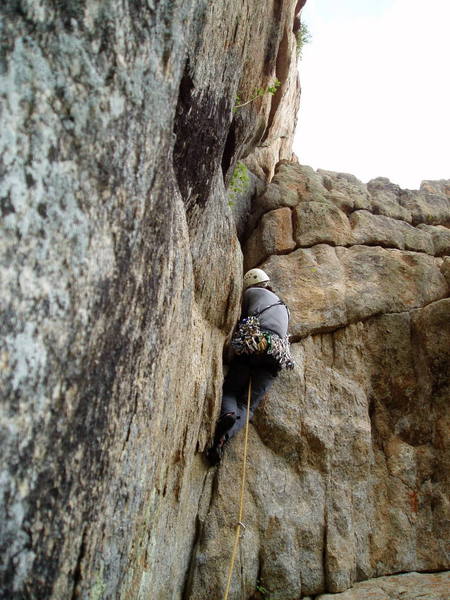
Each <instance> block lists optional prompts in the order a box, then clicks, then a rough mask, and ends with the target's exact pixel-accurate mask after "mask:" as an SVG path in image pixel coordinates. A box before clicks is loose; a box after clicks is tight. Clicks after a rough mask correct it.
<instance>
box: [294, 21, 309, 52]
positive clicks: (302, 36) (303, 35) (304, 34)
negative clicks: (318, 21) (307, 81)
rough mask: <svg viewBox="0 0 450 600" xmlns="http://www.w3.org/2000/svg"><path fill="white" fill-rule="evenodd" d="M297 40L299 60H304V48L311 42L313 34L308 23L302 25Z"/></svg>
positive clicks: (296, 35)
mask: <svg viewBox="0 0 450 600" xmlns="http://www.w3.org/2000/svg"><path fill="white" fill-rule="evenodd" d="M295 39H296V41H297V59H298V60H302V52H303V47H304V45H305V44H309V42H310V41H311V34H310V33H309V29H308V26H307V25H306V23H302V24H301V25H300V29H299V30H298V31H297V33H296V34H295Z"/></svg>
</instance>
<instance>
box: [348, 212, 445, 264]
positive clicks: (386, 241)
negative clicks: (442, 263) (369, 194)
mask: <svg viewBox="0 0 450 600" xmlns="http://www.w3.org/2000/svg"><path fill="white" fill-rule="evenodd" d="M350 224H351V227H352V230H353V239H354V243H355V244H364V245H369V246H378V245H379V246H384V247H386V248H398V249H399V250H414V251H416V252H426V253H427V254H431V255H434V245H433V238H432V237H431V235H430V233H429V232H428V231H424V230H420V229H418V228H417V227H413V226H412V225H409V224H408V223H405V222H403V221H399V220H398V219H392V218H391V217H386V216H382V215H373V214H371V213H370V212H368V211H366V210H358V211H355V212H353V213H352V214H351V216H350Z"/></svg>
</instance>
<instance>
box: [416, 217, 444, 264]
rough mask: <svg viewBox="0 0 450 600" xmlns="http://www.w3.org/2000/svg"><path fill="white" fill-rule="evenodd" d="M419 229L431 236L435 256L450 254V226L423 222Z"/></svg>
mask: <svg viewBox="0 0 450 600" xmlns="http://www.w3.org/2000/svg"><path fill="white" fill-rule="evenodd" d="M417 229H421V230H422V231H424V232H426V233H427V234H428V235H430V236H431V239H432V241H433V246H434V254H435V256H445V255H447V256H448V255H450V229H449V228H448V227H443V226H442V225H425V224H424V223H421V224H420V225H418V226H417Z"/></svg>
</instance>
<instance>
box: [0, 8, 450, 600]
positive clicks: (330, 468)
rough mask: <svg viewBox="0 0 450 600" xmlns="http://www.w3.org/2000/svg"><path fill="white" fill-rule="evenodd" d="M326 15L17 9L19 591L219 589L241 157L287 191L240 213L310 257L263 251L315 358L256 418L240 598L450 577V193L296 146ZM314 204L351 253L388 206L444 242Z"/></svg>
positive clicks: (14, 321)
mask: <svg viewBox="0 0 450 600" xmlns="http://www.w3.org/2000/svg"><path fill="white" fill-rule="evenodd" d="M302 5H303V1H302V0H299V1H297V2H294V1H291V0H281V1H275V0H274V1H273V2H272V1H270V2H265V3H262V2H258V1H256V0H245V1H244V2H239V3H237V2H229V3H219V2H216V3H208V2H206V1H205V0H188V1H186V2H181V1H178V0H177V1H175V2H168V1H161V2H158V3H155V2H151V1H149V2H147V3H145V4H143V3H136V2H132V1H130V2H127V3H120V2H117V1H116V0H108V1H107V2H98V1H95V0H88V1H86V2H68V3H60V2H59V3H55V2H50V1H42V2H39V3H36V2H34V3H33V2H20V3H17V2H15V1H13V0H6V1H5V2H4V3H3V4H2V8H1V12H2V17H3V23H2V27H3V29H2V53H1V56H0V78H1V96H0V102H1V112H2V124H3V127H2V130H1V132H0V157H1V174H2V180H1V183H0V202H1V210H2V238H1V244H2V245H1V278H2V298H1V303H2V306H1V308H2V319H1V326H2V339H1V348H0V364H1V366H2V369H1V385H2V398H4V399H5V400H4V402H3V403H2V405H1V438H0V439H1V444H2V459H3V461H2V474H1V478H0V482H1V483H0V495H1V503H0V504H1V509H0V510H1V513H0V533H1V551H2V563H1V568H0V574H1V593H2V595H3V596H4V597H5V598H12V599H13V600H16V599H17V600H19V599H23V598H31V599H33V598H35V599H41V598H49V599H55V600H56V599H58V600H59V599H60V598H73V599H75V598H83V599H88V598H89V599H90V600H92V599H94V598H97V599H99V598H119V599H124V600H125V599H127V600H128V598H137V599H142V600H144V599H146V600H147V599H148V598H150V597H151V598H152V599H153V598H154V599H155V600H167V599H168V598H171V599H173V600H177V599H180V598H184V600H188V599H192V600H194V599H195V600H201V598H205V600H206V598H207V599H208V600H211V599H212V598H215V597H220V594H221V592H222V591H223V589H224V586H225V578H226V565H227V563H228V560H229V557H230V553H231V545H232V536H233V524H234V523H235V520H236V511H237V500H238V479H239V466H240V461H241V456H242V435H240V436H238V437H237V439H236V440H235V441H234V442H233V444H232V445H231V447H230V448H229V452H228V453H227V456H226V458H225V461H224V463H223V466H222V467H221V468H219V469H218V470H216V471H214V470H207V468H206V466H205V464H204V462H203V460H202V458H201V455H200V452H201V451H202V450H203V449H204V448H205V445H206V444H207V441H208V439H209V438H210V436H211V433H212V430H213V427H214V421H215V418H216V415H217V412H218V408H219V402H220V387H221V381H222V349H223V346H224V341H225V339H226V336H227V335H228V334H229V332H230V329H231V327H232V325H233V323H234V321H235V319H236V316H237V314H238V310H239V298H240V292H241V289H240V284H239V282H240V281H241V274H242V266H241V262H242V255H241V251H240V247H239V244H238V241H237V237H236V229H235V224H234V222H233V218H232V211H231V210H230V208H229V206H228V201H229V198H228V196H227V194H226V185H227V184H229V182H230V180H231V178H232V173H233V170H234V167H235V165H236V163H237V161H238V160H240V159H243V160H245V162H246V164H247V165H249V166H251V168H252V169H254V171H255V174H256V176H257V177H258V180H256V179H255V180H254V181H253V183H254V186H253V187H254V189H257V190H261V191H262V192H263V194H262V196H260V197H259V198H258V199H256V201H255V202H253V206H252V212H251V215H250V217H249V219H248V230H247V232H244V226H243V222H244V221H245V219H246V216H245V215H246V212H247V200H248V199H246V203H245V206H244V207H239V208H240V209H242V210H234V211H233V212H235V214H236V219H237V220H238V229H239V233H240V235H241V237H242V239H244V238H246V239H247V238H248V237H249V236H251V235H252V233H253V232H254V231H255V230H256V231H258V230H257V228H260V229H259V231H260V234H258V233H255V234H254V235H255V239H256V240H258V239H259V240H260V242H258V243H256V242H255V243H254V246H253V250H252V252H255V253H256V254H257V255H258V252H260V251H261V248H260V247H259V245H258V244H259V243H261V246H263V245H264V244H265V245H266V248H265V249H263V252H262V254H261V256H264V259H263V260H265V259H266V253H267V252H270V253H272V252H282V253H284V252H288V254H286V255H284V254H277V255H271V256H270V257H268V258H267V260H265V263H264V266H265V268H267V269H268V270H270V272H271V273H272V275H273V280H274V284H275V285H276V286H277V287H278V288H279V289H280V290H281V292H282V295H284V296H285V299H286V300H287V301H288V302H289V304H291V308H292V309H293V333H294V334H295V344H294V348H293V352H294V354H295V357H296V360H297V367H296V369H295V370H294V372H292V373H289V374H287V375H283V377H280V379H279V380H278V381H277V385H276V387H275V388H274V391H273V393H271V394H270V397H269V398H267V399H266V402H265V404H264V405H263V407H262V408H261V410H260V411H259V413H258V414H257V416H256V418H255V423H254V424H253V425H252V426H251V432H250V468H249V481H248V489H247V492H246V514H245V522H246V524H247V532H246V534H245V537H244V538H243V540H242V546H241V551H240V553H239V558H238V566H237V568H236V571H235V574H234V577H233V584H232V593H231V597H230V600H231V598H233V599H234V600H238V598H239V599H241V598H243V597H245V598H246V599H247V598H250V597H252V596H254V594H255V589H256V586H257V584H258V582H260V583H262V584H263V585H264V586H265V587H266V588H267V589H269V590H270V591H271V592H272V591H273V593H274V594H276V595H277V596H278V597H279V598H280V600H283V599H284V600H292V599H293V598H295V599H296V600H297V598H298V597H299V596H300V595H314V594H318V593H322V592H324V591H339V590H344V589H345V588H347V587H349V586H351V585H352V584H353V582H354V581H356V580H359V579H364V578H368V577H372V576H377V575H384V574H386V573H391V572H394V571H399V570H411V569H418V570H440V569H446V568H448V565H449V558H448V555H447V554H446V552H447V548H446V546H445V543H446V540H448V538H449V531H448V514H449V506H448V485H449V483H448V473H449V458H448V456H449V454H448V452H449V450H448V440H449V432H448V428H449V423H448V414H447V410H448V409H447V402H448V397H449V389H448V385H449V384H448V372H449V357H448V351H449V350H448V349H449V347H450V341H449V337H450V333H449V331H448V327H449V318H448V315H449V300H448V298H446V296H448V285H449V282H450V266H449V257H448V256H446V255H445V254H446V243H447V242H446V241H445V240H446V235H445V233H446V232H445V231H444V230H443V229H442V228H447V227H448V225H449V212H448V197H449V183H448V182H446V181H440V182H424V184H423V186H422V187H421V190H419V191H403V190H400V189H399V188H398V186H395V185H394V184H391V183H390V182H389V181H388V180H375V182H372V183H371V184H369V185H368V186H364V184H362V183H361V182H359V181H358V180H357V179H356V178H355V177H353V176H352V175H348V174H339V173H332V172H329V171H327V172H324V171H323V172H320V171H319V172H315V171H313V170H312V169H311V168H309V167H304V166H300V165H298V164H296V163H295V162H292V161H290V160H289V159H290V158H291V148H290V140H291V138H292V134H293V128H294V125H295V118H296V117H295V115H294V114H293V111H295V107H296V106H297V102H298V91H299V89H298V81H297V74H296V64H295V38H294V35H293V31H292V28H293V24H294V16H295V14H296V13H297V12H298V10H299V9H300V8H301V6H302ZM275 77H278V78H279V79H280V81H281V83H282V86H281V89H280V90H279V92H277V94H275V95H274V96H272V95H270V94H265V95H264V96H262V97H258V98H256V99H255V100H252V101H251V102H250V103H249V104H247V105H246V106H245V107H242V108H240V109H237V110H236V111H233V106H234V104H235V98H236V94H239V96H240V97H241V99H242V100H243V101H245V100H247V99H250V98H251V97H252V94H253V93H254V91H255V89H257V88H259V87H265V86H267V85H269V84H271V83H273V81H274V78H275ZM280 158H281V159H284V160H282V161H281V162H280V163H279V164H278V166H277V169H276V172H275V176H274V178H273V180H272V182H271V183H270V185H268V186H267V188H265V187H264V182H263V179H265V178H266V177H270V175H271V173H272V172H273V170H274V166H275V163H276V162H278V161H279V159H280ZM309 205H310V206H309ZM316 205H319V206H320V208H318V207H317V206H316ZM300 206H302V207H303V209H302V210H303V212H304V213H305V214H306V213H307V212H308V210H310V212H314V209H317V210H322V211H328V213H329V214H332V215H334V216H335V217H336V218H335V219H333V218H332V219H329V220H328V221H327V223H328V225H327V226H328V228H329V231H325V230H324V229H323V227H322V226H323V223H322V221H321V222H320V227H322V234H323V233H325V235H326V238H325V241H329V242H330V243H331V244H337V245H338V246H339V244H341V243H343V242H342V241H341V240H340V239H339V241H336V240H338V237H337V236H338V235H341V233H340V231H339V228H340V227H341V226H342V227H343V228H344V229H345V227H346V225H344V224H345V223H347V220H348V219H352V218H356V217H353V215H354V214H355V211H361V210H368V211H369V212H370V213H371V214H372V216H373V215H378V216H383V217H389V218H390V219H394V220H398V221H399V222H400V221H401V223H402V224H403V225H402V224H400V225H399V231H400V229H401V228H402V227H403V231H406V230H405V229H404V224H405V222H407V223H411V224H412V225H414V226H416V225H423V226H421V227H420V228H419V227H417V228H415V229H416V230H417V231H416V232H415V233H414V236H415V238H414V239H422V240H423V239H428V238H426V236H431V239H432V240H433V252H432V254H438V255H439V257H435V256H432V255H428V254H427V253H428V251H429V248H428V247H426V245H425V244H424V245H423V247H421V248H420V252H413V251H407V248H408V247H410V246H407V245H406V241H404V238H402V239H403V242H402V243H404V244H405V246H404V247H405V250H399V249H396V248H391V247H386V248H381V247H379V246H376V247H366V246H363V245H361V244H359V245H355V242H354V240H351V239H350V240H349V241H346V242H345V245H346V246H348V247H332V246H331V245H330V244H327V243H321V244H315V245H313V246H312V247H311V248H298V249H295V248H294V244H293V242H292V240H291V235H292V234H291V231H290V229H289V224H290V223H291V221H290V219H289V218H288V216H289V215H290V213H291V211H292V210H293V211H295V212H297V211H298V210H300V208H299V207H300ZM325 207H326V208H325ZM266 213H267V214H266ZM271 213H272V214H271ZM300 214H303V213H302V211H300ZM337 215H339V218H337ZM304 222H305V223H306V220H305V221H304ZM389 223H390V221H389ZM275 225H276V226H275ZM425 225H427V226H432V227H433V229H432V230H430V229H428V228H427V227H424V226H425ZM279 226H281V232H280V231H279V230H278V227H279ZM315 227H316V225H313V226H310V227H309V234H311V235H315V233H314V231H313V230H314V229H315ZM366 231H367V228H366ZM408 231H410V230H409V229H408ZM437 231H438V232H439V234H438V233H437ZM418 232H420V233H418ZM258 235H259V236H260V237H259V238H258ZM402 235H403V234H402ZM421 236H422V237H421ZM424 236H425V237H424ZM400 237H401V236H400ZM314 239H315V238H314V237H313V238H311V242H310V243H312V244H313V243H314ZM395 239H397V238H395ZM299 243H302V242H299V241H297V242H295V245H298V244H299ZM374 243H378V242H374ZM396 243H397V242H396ZM399 243H400V242H399ZM417 243H418V242H416V241H414V244H417ZM249 244H250V242H249ZM386 245H387V246H389V241H387V242H386ZM411 247H414V249H419V248H418V246H417V245H415V246H411ZM436 247H438V248H439V249H438V250H436ZM291 249H292V252H289V251H290V250H291ZM258 260H259V259H258ZM390 313H392V314H390Z"/></svg>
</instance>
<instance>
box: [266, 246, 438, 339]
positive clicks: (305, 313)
mask: <svg viewBox="0 0 450 600" xmlns="http://www.w3.org/2000/svg"><path fill="white" fill-rule="evenodd" d="M441 262H442V261H441V259H439V258H434V257H432V256H428V255H426V254H424V253H418V252H406V251H402V250H387V249H385V248H380V247H370V246H362V245H361V246H352V247H351V248H341V247H339V248H334V247H332V246H329V245H328V244H318V245H316V246H313V247H312V248H305V249H303V248H301V249H298V250H295V251H294V252H291V253H290V254H287V255H285V256H271V257H270V258H269V260H267V261H266V262H264V263H263V264H262V268H263V269H264V270H266V271H267V273H268V274H269V276H270V277H271V278H272V280H273V282H274V284H275V286H276V288H277V290H279V292H280V294H281V296H282V297H283V298H284V299H285V301H286V302H287V304H288V305H289V307H290V309H291V325H290V331H291V334H292V335H294V336H296V337H298V336H303V335H306V334H309V333H313V332H317V331H326V330H330V329H335V328H337V327H342V326H344V325H347V324H348V323H352V322H355V321H360V320H362V319H366V318H368V317H370V316H374V315H377V314H379V313H385V312H401V311H404V310H408V309H412V308H416V307H419V306H423V305H425V304H428V303H430V302H433V301H435V300H438V299H440V298H444V297H446V296H447V295H448V290H449V287H448V283H447V281H446V280H445V278H444V276H443V274H442V273H441V270H440V266H441Z"/></svg>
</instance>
